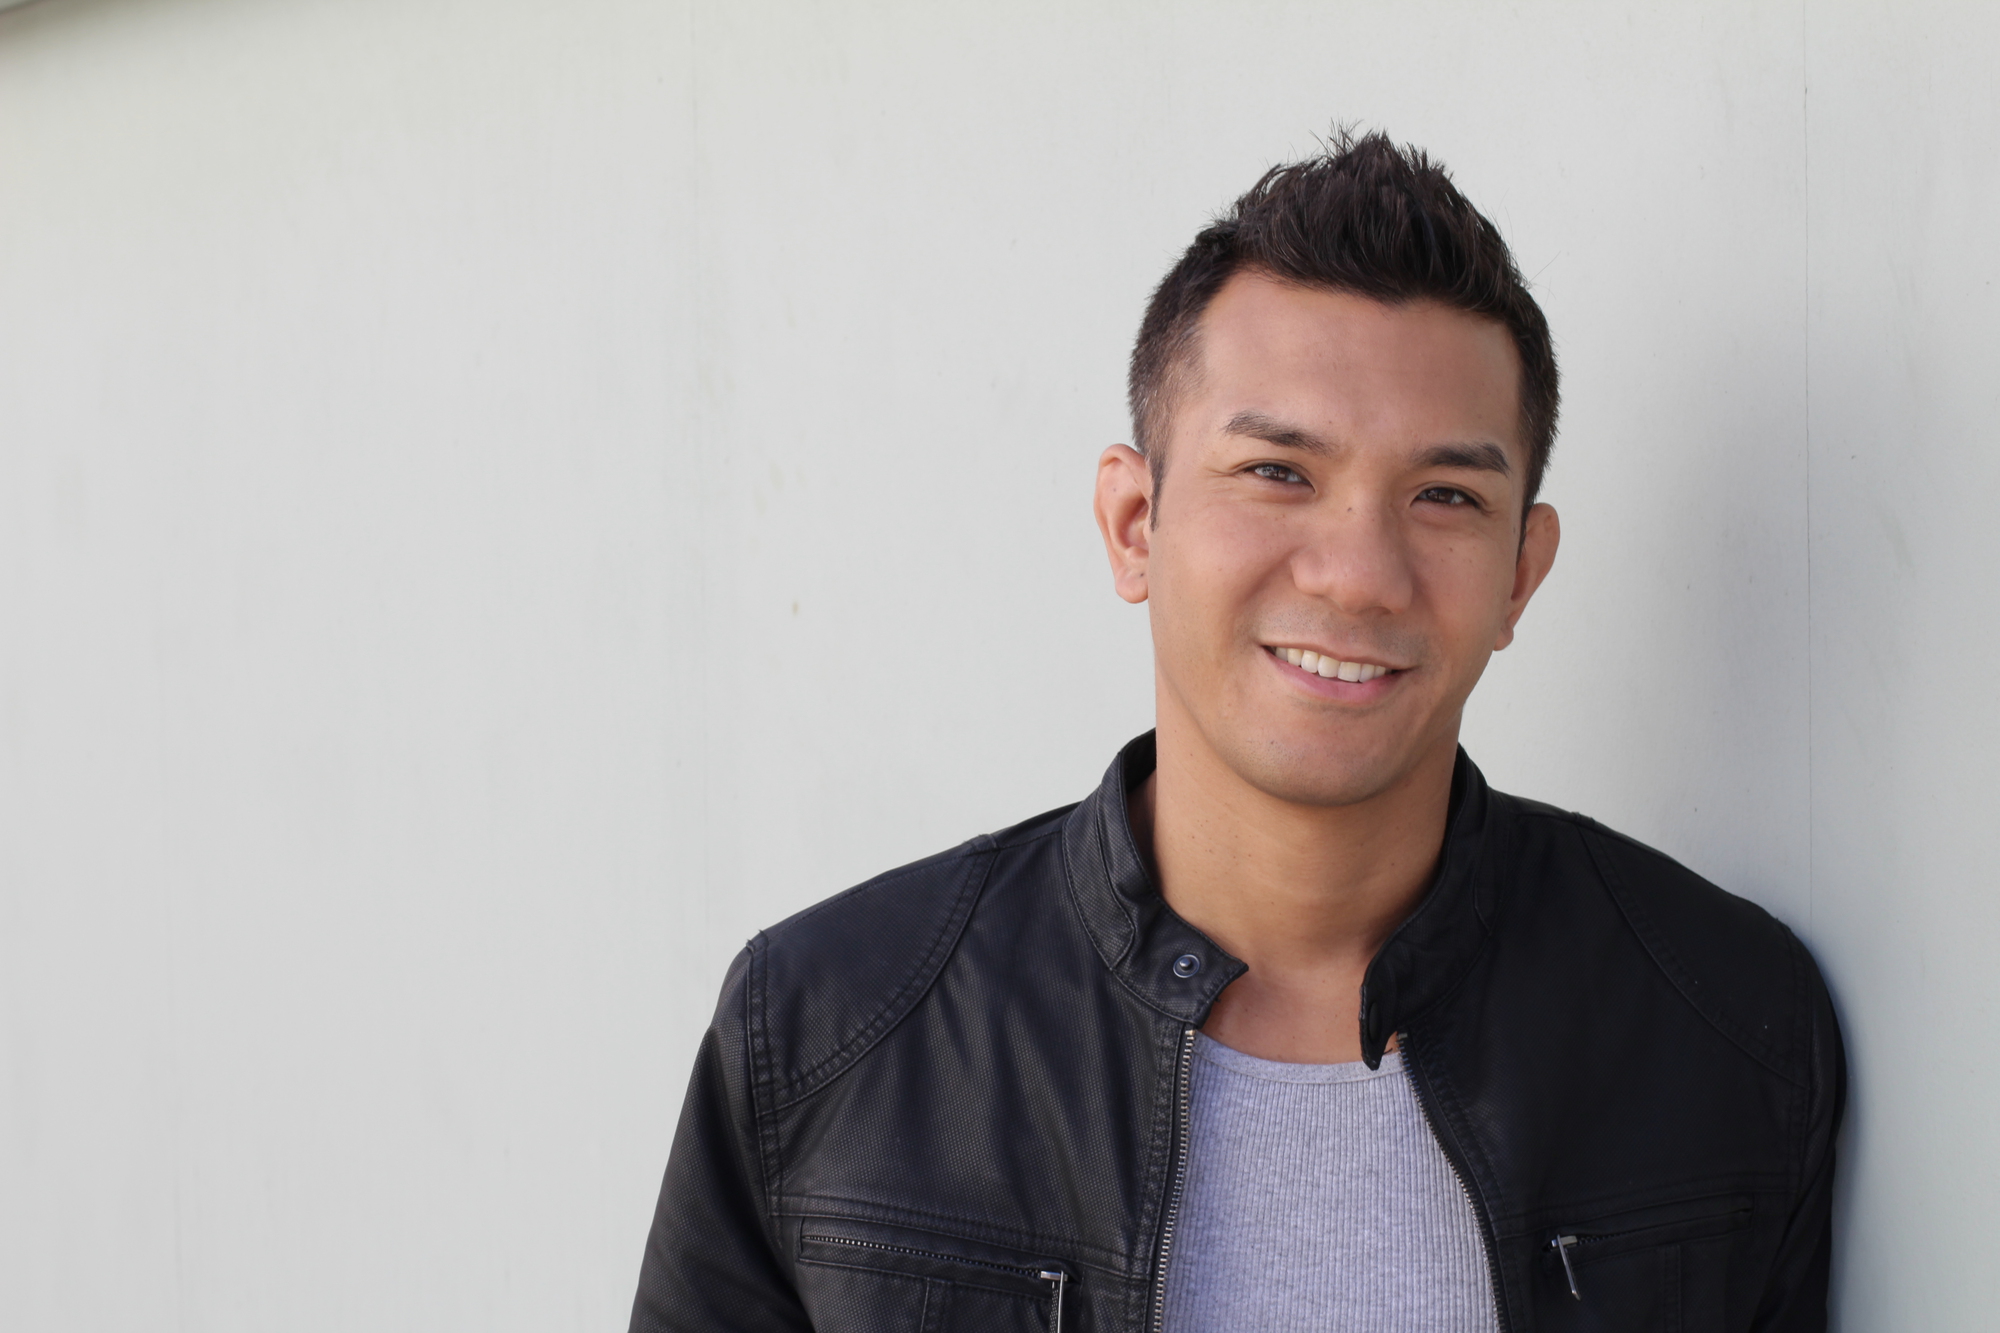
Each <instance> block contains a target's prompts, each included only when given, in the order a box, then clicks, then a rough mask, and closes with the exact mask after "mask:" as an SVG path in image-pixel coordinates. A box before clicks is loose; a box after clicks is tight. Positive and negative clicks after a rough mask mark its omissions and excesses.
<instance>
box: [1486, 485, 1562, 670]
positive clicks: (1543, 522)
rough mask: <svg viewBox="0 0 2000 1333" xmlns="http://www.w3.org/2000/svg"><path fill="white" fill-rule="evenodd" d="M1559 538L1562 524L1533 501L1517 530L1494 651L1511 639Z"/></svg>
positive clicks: (1552, 558) (1544, 575)
mask: <svg viewBox="0 0 2000 1333" xmlns="http://www.w3.org/2000/svg"><path fill="white" fill-rule="evenodd" d="M1561 541H1562V524H1561V522H1560V521H1558V520H1557V518H1556V511H1555V510H1554V509H1553V508H1551V507H1550V506H1548V505H1536V506H1535V507H1534V508H1532V509H1530V510H1529V511H1528V518H1527V522H1526V524H1525V525H1524V527H1523V530H1522V533H1521V551H1520V554H1519V555H1517V556H1515V557H1514V586H1513V588H1512V589H1511V590H1510V591H1509V592H1508V594H1507V617H1506V619H1505V620H1503V621H1501V622H1500V636H1499V638H1498V639H1496V640H1495V641H1494V644H1493V651H1494V652H1496V653H1497V652H1499V651H1500V650H1501V649H1502V648H1505V647H1506V646H1507V645H1508V644H1510V643H1512V642H1514V624H1515V622H1516V621H1518V620H1520V618H1521V613H1522V612H1523V611H1525V610H1527V609H1528V599H1529V598H1530V597H1533V596H1534V595H1535V589H1537V588H1539V587H1541V586H1542V580H1543V579H1545V578H1547V577H1548V576H1549V569H1550V567H1551V566H1553V565H1554V564H1555V562H1556V546H1557V545H1558V544H1559V543H1560V542H1561Z"/></svg>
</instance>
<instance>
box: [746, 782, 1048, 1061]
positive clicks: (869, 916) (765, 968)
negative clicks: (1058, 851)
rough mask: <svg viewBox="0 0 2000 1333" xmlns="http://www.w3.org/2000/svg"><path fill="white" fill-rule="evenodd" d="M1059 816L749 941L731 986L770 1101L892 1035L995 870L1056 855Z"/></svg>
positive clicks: (900, 871) (932, 860)
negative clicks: (751, 1032) (749, 1031)
mask: <svg viewBox="0 0 2000 1333" xmlns="http://www.w3.org/2000/svg"><path fill="white" fill-rule="evenodd" d="M1067 809H1068V808H1067V807H1065V808H1064V809H1063V810H1056V811H1051V812H1049V813H1048V814H1045V815H1040V816H1037V817H1036V818H1034V819H1030V820H1026V821H1024V822H1022V823H1020V824H1017V825H1014V826H1013V827H1011V828H1008V829H1003V830H1002V831H1000V832H998V833H992V834H984V835H981V836H980V837H976V838H973V839H971V840H970V841H968V842H965V843H962V844H960V845H959V846H957V847H954V848H951V849H950V850H948V851H944V852H939V853H937V854H936V855H933V856H927V857H925V858H923V859H922V860H920V861H913V862H911V863H910V864H908V865H904V866H899V867H897V868H896V869H894V870H890V871H886V872H884V873H883V874H880V875H877V876H875V877H874V878H872V879H869V880H866V881H864V882H863V883H860V884H857V885H855V886H854V887H853V888H850V889H847V890H845V891H843V892H841V893H837V894H834V895H833V896H832V897H830V898H827V899H825V900H823V901H821V902H819V903H816V904H814V905H813V906H811V907H808V908H806V909H805V910H804V911H802V912H799V913H797V914H795V915H793V916H791V917H788V918H786V919H785V920H784V921H781V922H779V923H778V924H777V925H775V926H772V927H771V928H769V929H768V930H765V931H762V932H760V933H759V934H758V935H757V936H756V938H754V939H752V940H751V941H750V944H749V947H748V948H747V949H745V951H744V954H743V957H742V958H741V959H740V960H739V963H738V966H737V967H736V968H735V969H733V971H732V984H734V985H735V986H736V987H737V989H738V994H739V996H740V999H741V1003H740V1005H733V1006H730V1007H732V1008H735V1009H736V1011H737V1013H738V1014H740V1015H741V1017H742V1019H743V1020H744V1021H746V1022H748V1023H749V1024H750V1025H751V1027H752V1028H753V1029H754V1030H755V1033H756V1036H755V1039H754V1040H753V1042H752V1046H753V1049H757V1050H760V1051H761V1052H762V1054H763V1064H764V1066H765V1068H764V1075H765V1077H766V1079H768V1080H769V1081H770V1082H771V1083H772V1085H773V1086H774V1088H775V1090H776V1091H777V1093H778V1095H779V1097H780V1099H781V1100H785V1099H789V1098H790V1097H796V1096H803V1095H805V1094H806V1093H808V1092H810V1091H812V1090H813V1089H814V1088H816V1087H818V1086H819V1085H820V1084H822V1083H824V1082H825V1081H826V1080H827V1079H829V1078H831V1077H832V1076H833V1075H834V1074H836V1073H838V1072H839V1071H840V1070H841V1069H843V1068H845V1067H846V1066H847V1065H848V1064H849V1063H851V1062H852V1061H853V1060H855V1059H857V1058H859V1057H860V1056H861V1055H863V1054H865V1053H866V1051H867V1050H868V1048H869V1047H870V1046H872V1045H873V1044H874V1043H875V1041H876V1040H877V1039H879V1038H880V1037H881V1036H882V1035H883V1034H884V1033H886V1032H887V1031H888V1030H889V1029H890V1028H892V1027H894V1026H895V1025H896V1023H897V1022H899V1021H900V1020H901V1019H902V1018H903V1017H904V1016H905V1015H906V1014H908V1013H909V1011H910V1010H911V1009H912V1008H914V1007H915V1006H916V1004H917V1003H918V1002H919V1001H921V1000H922V998H923V996H924V994H925V993H926V992H927V991H928V990H929V989H930V986H931V983H932V982H933V981H935V980H936V978H937V975H938V973H939V972H940V971H941V970H942V969H943V967H944V965H945V963H946V962H947V960H949V958H950V957H951V954H952V951H953V949H954V948H955V947H956V946H957V943H958V940H959V938H960V937H961V936H962V935H963V934H964V931H965V927H966V923H967V922H968V921H969V920H970V919H971V917H972V914H973V911H974V910H975V908H976V907H977V905H978V903H979V901H980V900H981V898H982V896H983V895H984V894H985V892H986V891H987V889H988V886H989V884H990V883H991V882H992V881H993V880H994V879H995V877H996V876H995V871H996V868H997V869H998V870H999V871H1000V877H1001V878H1008V877H1009V876H1008V874H1007V872H1008V870H1009V869H1012V868H1015V867H1016V866H1017V864H1018V863H1020V862H1023V861H1032V860H1034V859H1035V858H1037V857H1041V856H1053V855H1055V842H1056V838H1055V835H1056V833H1057V831H1058V830H1059V828H1060V826H1061V817H1062V816H1063V815H1064V814H1066V813H1067Z"/></svg>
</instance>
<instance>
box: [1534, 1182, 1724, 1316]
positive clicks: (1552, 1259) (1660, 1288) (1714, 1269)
mask: <svg viewBox="0 0 2000 1333" xmlns="http://www.w3.org/2000/svg"><path fill="white" fill-rule="evenodd" d="M1750 1210H1751V1200H1750V1198H1749V1196H1748V1195H1742V1196H1727V1197H1712V1198H1704V1199H1691V1200H1687V1201H1685V1202H1681V1203H1673V1204H1665V1205H1661V1206H1659V1207H1654V1208H1645V1209H1638V1210H1634V1211H1631V1212H1625V1213H1618V1214H1614V1215H1611V1216H1605V1217H1596V1218H1592V1219H1590V1220H1588V1221H1586V1222H1578V1223H1576V1224H1575V1225H1571V1226H1562V1227H1557V1228H1555V1229H1553V1230H1551V1231H1546V1232H1543V1233H1540V1234H1539V1235H1538V1236H1537V1237H1535V1238H1534V1242H1535V1245H1536V1250H1537V1253H1536V1254H1535V1255H1534V1256H1533V1259H1532V1265H1531V1273H1530V1278H1531V1282H1530V1287H1531V1289H1532V1291H1533V1297H1534V1299H1533V1304H1534V1310H1535V1319H1534V1327H1535V1328H1536V1329H1538V1330H1540V1329H1545V1330H1549V1331H1550V1333H1586V1330H1598V1329H1603V1330H1613V1329H1615V1330H1618V1333H1720V1330H1722V1329H1723V1328H1725V1327H1726V1326H1727V1321H1728V1308H1727V1302H1728V1294H1729V1267H1730V1262H1731V1260H1732V1258H1733V1257H1734V1255H1735V1251H1736V1244H1735V1242H1736V1240H1737V1239H1738V1238H1739V1237H1740V1236H1741V1235H1742V1234H1743V1233H1744V1232H1745V1231H1746V1230H1747V1229H1748V1227H1749V1225H1750Z"/></svg>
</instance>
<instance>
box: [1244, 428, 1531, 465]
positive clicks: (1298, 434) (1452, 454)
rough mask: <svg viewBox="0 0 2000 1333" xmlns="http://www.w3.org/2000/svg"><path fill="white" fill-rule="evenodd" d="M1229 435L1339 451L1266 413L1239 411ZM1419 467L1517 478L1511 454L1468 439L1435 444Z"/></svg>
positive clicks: (1302, 449)
mask: <svg viewBox="0 0 2000 1333" xmlns="http://www.w3.org/2000/svg"><path fill="white" fill-rule="evenodd" d="M1222 429H1223V433H1224V434H1227V435H1248V436H1250V437H1251V438H1252V439H1256V440H1264V441H1267V442H1268V443H1271V444H1276V445H1281V446H1283V447H1284V448H1287V449H1297V450H1299V451H1300V452H1301V453H1308V454H1321V455H1331V454H1334V453H1336V452H1338V450H1337V449H1336V448H1335V446H1334V445H1333V444H1332V443H1331V442H1330V441H1328V440H1326V439H1323V438H1322V437H1320V436H1318V435H1315V434H1313V433H1312V432H1311V431H1309V430H1304V429H1302V428H1300V427H1298V426H1289V425H1286V424H1285V423H1284V422H1282V421H1280V420H1278V419H1277V418H1276V417H1270V416H1266V415H1264V414H1263V413H1262V412H1238V413H1237V414H1236V415H1235V416H1233V417H1231V418H1229V424H1228V425H1226V426H1224V427H1223V428H1222ZM1416 464H1417V466H1418V467H1448V468H1465V469H1468V470H1470V471H1474V472H1497V473H1499V474H1500V475H1501V476H1503V477H1511V476H1513V475H1514V465H1513V464H1512V463H1511V462H1509V461H1508V458H1507V451H1506V450H1505V449H1502V448H1501V447H1500V446H1499V445H1497V444H1495V443H1493V442H1492V441H1491V440H1467V441H1462V442H1456V443H1452V444H1434V445H1432V446H1430V447H1429V448H1428V449H1425V450H1424V451H1423V452H1422V453H1420V454H1418V455H1417V458H1416Z"/></svg>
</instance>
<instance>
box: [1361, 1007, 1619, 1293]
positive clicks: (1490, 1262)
mask: <svg viewBox="0 0 2000 1333" xmlns="http://www.w3.org/2000/svg"><path fill="white" fill-rule="evenodd" d="M1396 1035H1397V1040H1398V1043H1399V1045H1400V1046H1401V1047H1402V1051H1403V1067H1404V1069H1405V1070H1406V1071H1407V1073H1408V1074H1409V1078H1410V1083H1411V1085H1412V1086H1414V1087H1415V1088H1416V1090H1417V1106H1418V1108H1419V1109H1420V1110H1422V1111H1423V1113H1424V1121H1425V1123H1426V1124H1428V1125H1429V1126H1430V1130H1431V1137H1432V1138H1433V1139H1436V1140H1437V1145H1438V1147H1439V1148H1441V1149H1442V1150H1443V1151H1444V1159H1445V1161H1447V1162H1449V1163H1451V1174H1452V1175H1453V1176H1455V1177H1456V1178H1457V1180H1458V1188H1459V1189H1460V1190H1461V1191H1463V1192H1464V1194H1465V1201H1466V1203H1467V1204H1468V1205H1470V1206H1471V1208H1472V1216H1473V1218H1474V1220H1476V1221H1477V1222H1478V1223H1479V1241H1480V1244H1481V1245H1483V1246H1484V1247H1485V1249H1486V1280H1487V1281H1488V1282H1490V1283H1492V1284H1493V1318H1494V1322H1495V1323H1496V1325H1497V1326H1498V1327H1499V1329H1500V1333H1507V1330H1508V1328H1509V1327H1510V1325H1509V1324H1508V1322H1507V1303H1506V1302H1505V1301H1503V1300H1501V1299H1500V1246H1499V1244H1498V1242H1496V1241H1495V1240H1494V1239H1493V1222H1492V1219H1491V1218H1489V1217H1487V1216H1486V1209H1485V1208H1483V1207H1481V1206H1480V1203H1479V1196H1478V1195H1477V1194H1475V1193H1473V1191H1472V1181H1471V1178H1470V1177H1469V1176H1467V1175H1466V1172H1465V1163H1463V1162H1461V1161H1460V1160H1459V1158H1458V1152H1457V1151H1456V1149H1455V1148H1454V1147H1453V1145H1452V1141H1451V1139H1450V1138H1448V1137H1447V1136H1446V1135H1445V1134H1443V1133H1441V1132H1440V1131H1439V1129H1438V1115H1437V1108H1436V1107H1435V1106H1434V1105H1432V1103H1431V1091H1430V1085H1429V1084H1428V1083H1426V1082H1425V1081H1424V1080H1423V1079H1422V1078H1419V1077H1418V1076H1417V1061H1416V1051H1415V1049H1414V1048H1413V1047H1412V1046H1411V1045H1410V1034H1409V1033H1408V1032H1400V1033H1398V1034H1396ZM1561 1253H1562V1256H1563V1266H1564V1267H1565V1268H1567V1267H1568V1266H1569V1251H1568V1250H1567V1249H1562V1251H1561ZM1570 1290H1571V1291H1572V1292H1574V1291H1575V1290H1576V1284H1575V1283H1574V1282H1572V1283H1571V1284H1570ZM1577 1299H1578V1300H1582V1299H1583V1298H1582V1297H1581V1296H1579V1297H1577Z"/></svg>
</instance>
